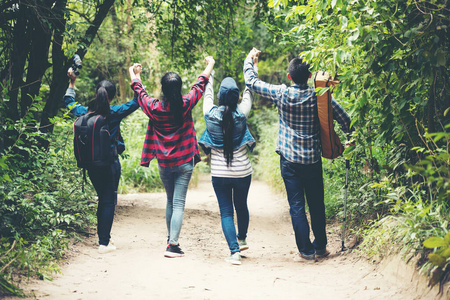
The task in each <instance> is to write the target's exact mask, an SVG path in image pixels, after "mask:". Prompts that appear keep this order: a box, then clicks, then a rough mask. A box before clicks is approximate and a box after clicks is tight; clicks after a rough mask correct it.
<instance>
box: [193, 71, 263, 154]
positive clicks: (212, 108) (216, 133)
mask: <svg viewBox="0 0 450 300" xmlns="http://www.w3.org/2000/svg"><path fill="white" fill-rule="evenodd" d="M213 82H214V77H213V75H211V77H210V79H209V83H208V84H207V86H206V91H205V95H204V97H203V114H204V115H205V122H206V130H205V132H204V133H203V135H202V136H201V138H200V140H199V141H198V143H199V144H200V146H201V147H202V149H203V151H205V153H206V154H209V153H210V152H211V148H214V149H223V132H222V117H223V112H224V110H225V106H223V105H222V106H216V105H214V96H213V93H214V91H213ZM229 89H235V90H236V92H237V93H239V90H238V89H237V86H235V82H234V80H233V79H229V80H224V81H222V85H221V88H220V91H219V97H220V94H222V95H224V94H226V93H227V90H229ZM224 97H226V96H224ZM252 98H253V95H252V92H251V91H250V89H248V88H246V90H245V91H244V96H243V100H242V103H241V104H239V105H238V106H237V107H236V110H235V111H234V112H233V119H234V132H233V150H237V149H239V148H241V147H242V146H244V145H247V146H248V149H249V150H250V152H251V151H253V148H254V147H255V144H256V142H255V139H254V138H253V136H252V135H251V133H250V131H249V130H248V127H247V115H248V114H249V113H250V109H251V105H252ZM242 110H244V111H242Z"/></svg>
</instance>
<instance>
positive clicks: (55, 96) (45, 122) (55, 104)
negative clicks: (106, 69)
mask: <svg viewBox="0 0 450 300" xmlns="http://www.w3.org/2000/svg"><path fill="white" fill-rule="evenodd" d="M60 2H63V3H64V6H65V5H66V4H65V3H66V2H67V1H60ZM59 4H62V3H59ZM113 4H114V0H105V1H104V2H103V3H102V4H100V5H99V6H98V7H97V9H96V11H97V14H96V15H95V18H94V21H93V22H92V23H91V25H90V26H89V28H88V29H87V30H86V33H85V35H84V38H82V39H81V40H80V44H81V45H84V46H83V47H82V48H80V49H78V50H77V54H78V55H80V57H81V58H83V57H84V56H85V54H86V52H87V50H88V48H89V46H90V45H91V43H92V41H93V40H94V38H95V36H96V34H97V32H98V29H99V28H100V25H101V24H102V22H103V20H104V19H105V18H106V16H107V15H108V12H109V9H110V8H111V6H112V5H113ZM64 26H65V21H64ZM63 33H64V28H63V27H61V28H59V29H57V30H56V31H55V37H54V39H53V47H54V49H53V52H52V53H53V79H52V84H51V86H50V94H49V98H48V99H47V102H46V104H45V108H44V113H43V114H42V117H41V128H45V131H46V132H52V131H53V125H52V124H51V122H50V118H53V117H54V116H56V114H57V113H58V110H59V108H61V107H62V98H63V96H64V93H65V90H66V88H67V86H68V78H67V75H66V74H67V70H68V68H69V66H70V64H71V61H70V58H67V57H64V54H63V51H62V50H61V45H62V41H63V36H62V34H63Z"/></svg>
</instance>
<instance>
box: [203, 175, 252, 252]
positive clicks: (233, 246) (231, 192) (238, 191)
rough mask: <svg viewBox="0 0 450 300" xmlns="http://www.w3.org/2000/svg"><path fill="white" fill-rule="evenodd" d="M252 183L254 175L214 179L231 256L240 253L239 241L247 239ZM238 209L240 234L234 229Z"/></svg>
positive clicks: (223, 228)
mask: <svg viewBox="0 0 450 300" xmlns="http://www.w3.org/2000/svg"><path fill="white" fill-rule="evenodd" d="M251 181H252V175H249V176H247V177H244V178H227V177H214V176H213V177H212V184H213V187H214V191H215V192H216V196H217V201H218V202H219V209H220V219H221V223H222V230H223V234H224V235H225V239H226V240H227V243H228V247H229V248H230V251H231V254H233V253H235V252H240V249H239V244H238V242H237V239H236V237H237V238H238V239H240V240H244V239H245V238H246V237H247V230H248V223H249V219H250V217H249V213H248V207H247V195H248V190H249V188H250V183H251ZM233 205H234V209H236V216H237V225H238V234H237V235H236V228H235V227H234V218H233V217H234V209H233Z"/></svg>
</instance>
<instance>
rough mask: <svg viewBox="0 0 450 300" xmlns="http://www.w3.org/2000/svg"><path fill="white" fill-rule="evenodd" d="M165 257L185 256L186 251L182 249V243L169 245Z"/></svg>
mask: <svg viewBox="0 0 450 300" xmlns="http://www.w3.org/2000/svg"><path fill="white" fill-rule="evenodd" d="M164 256H165V257H171V258H173V257H182V256H184V252H183V251H181V249H180V245H170V244H169V245H167V249H166V252H165V253H164Z"/></svg>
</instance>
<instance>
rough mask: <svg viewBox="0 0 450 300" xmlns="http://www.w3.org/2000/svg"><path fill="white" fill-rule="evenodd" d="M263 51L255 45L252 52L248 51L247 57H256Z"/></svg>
mask: <svg viewBox="0 0 450 300" xmlns="http://www.w3.org/2000/svg"><path fill="white" fill-rule="evenodd" d="M260 53H261V51H260V50H258V49H256V48H255V47H253V49H252V50H250V52H249V53H248V55H247V57H248V58H251V59H254V58H255V57H257V56H259V54H260Z"/></svg>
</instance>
